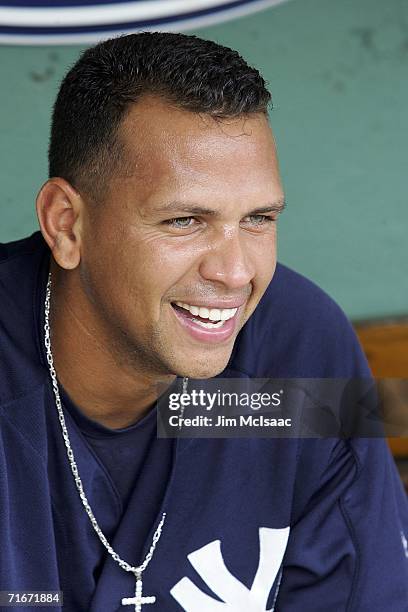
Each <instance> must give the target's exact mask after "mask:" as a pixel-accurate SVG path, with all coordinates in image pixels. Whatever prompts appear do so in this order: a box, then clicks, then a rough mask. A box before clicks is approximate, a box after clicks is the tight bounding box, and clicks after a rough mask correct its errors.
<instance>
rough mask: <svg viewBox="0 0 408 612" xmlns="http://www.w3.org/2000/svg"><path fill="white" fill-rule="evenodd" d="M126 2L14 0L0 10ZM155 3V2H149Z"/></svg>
mask: <svg viewBox="0 0 408 612" xmlns="http://www.w3.org/2000/svg"><path fill="white" fill-rule="evenodd" d="M128 1H129V0H128ZM142 1H143V0H132V3H133V4H138V3H139V2H142ZM124 2H126V0H69V1H68V0H48V1H47V0H42V2H41V1H38V2H36V1H35V0H34V1H33V0H14V2H13V1H9V2H0V7H1V8H16V9H17V8H22V9H26V8H33V9H35V8H43V9H44V8H48V9H50V10H52V9H53V8H62V7H63V8H69V7H74V8H75V7H79V6H85V7H86V6H91V7H92V6H95V7H97V6H98V5H99V4H103V5H105V4H123V3H124ZM150 2H151V3H152V4H153V2H156V0H150Z"/></svg>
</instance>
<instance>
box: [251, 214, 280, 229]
mask: <svg viewBox="0 0 408 612" xmlns="http://www.w3.org/2000/svg"><path fill="white" fill-rule="evenodd" d="M243 221H244V222H246V223H250V224H251V225H252V226H255V227H261V226H263V225H267V224H268V223H273V222H274V221H276V219H275V218H274V217H270V216H268V215H248V217H245V218H244V219H243Z"/></svg>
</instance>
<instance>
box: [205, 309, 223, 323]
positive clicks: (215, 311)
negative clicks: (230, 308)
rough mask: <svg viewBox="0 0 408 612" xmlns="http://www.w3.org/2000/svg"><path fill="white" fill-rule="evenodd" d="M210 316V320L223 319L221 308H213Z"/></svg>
mask: <svg viewBox="0 0 408 612" xmlns="http://www.w3.org/2000/svg"><path fill="white" fill-rule="evenodd" d="M208 318H209V319H210V321H219V320H220V319H221V310H219V309H218V308H211V310H210V314H209V317H208Z"/></svg>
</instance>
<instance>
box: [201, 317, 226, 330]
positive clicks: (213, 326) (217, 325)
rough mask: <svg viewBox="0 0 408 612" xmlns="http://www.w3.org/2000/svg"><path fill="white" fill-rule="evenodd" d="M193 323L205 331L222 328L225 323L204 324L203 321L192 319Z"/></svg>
mask: <svg viewBox="0 0 408 612" xmlns="http://www.w3.org/2000/svg"><path fill="white" fill-rule="evenodd" d="M193 321H194V323H195V324H196V325H199V326H200V327H205V328H207V329H215V328H217V327H222V326H223V325H224V323H225V321H217V323H210V322H208V323H205V322H204V321H199V320H198V319H193Z"/></svg>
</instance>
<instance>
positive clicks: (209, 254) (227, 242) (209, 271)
mask: <svg viewBox="0 0 408 612" xmlns="http://www.w3.org/2000/svg"><path fill="white" fill-rule="evenodd" d="M199 272H200V275H201V276H202V278H204V279H205V280H208V281H212V282H219V283H222V284H223V285H224V286H225V287H227V288H229V289H239V288H242V287H245V286H247V285H248V284H249V283H250V282H251V281H252V279H253V278H254V276H255V266H254V265H253V263H252V262H251V256H250V252H249V246H248V244H246V243H245V240H244V238H243V236H242V235H241V234H240V231H239V230H236V231H235V230H232V231H225V232H223V234H222V235H221V236H218V237H217V238H216V239H215V240H214V241H212V242H211V243H209V244H208V248H207V250H206V253H205V255H204V256H203V258H202V260H201V262H200V266H199Z"/></svg>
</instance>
